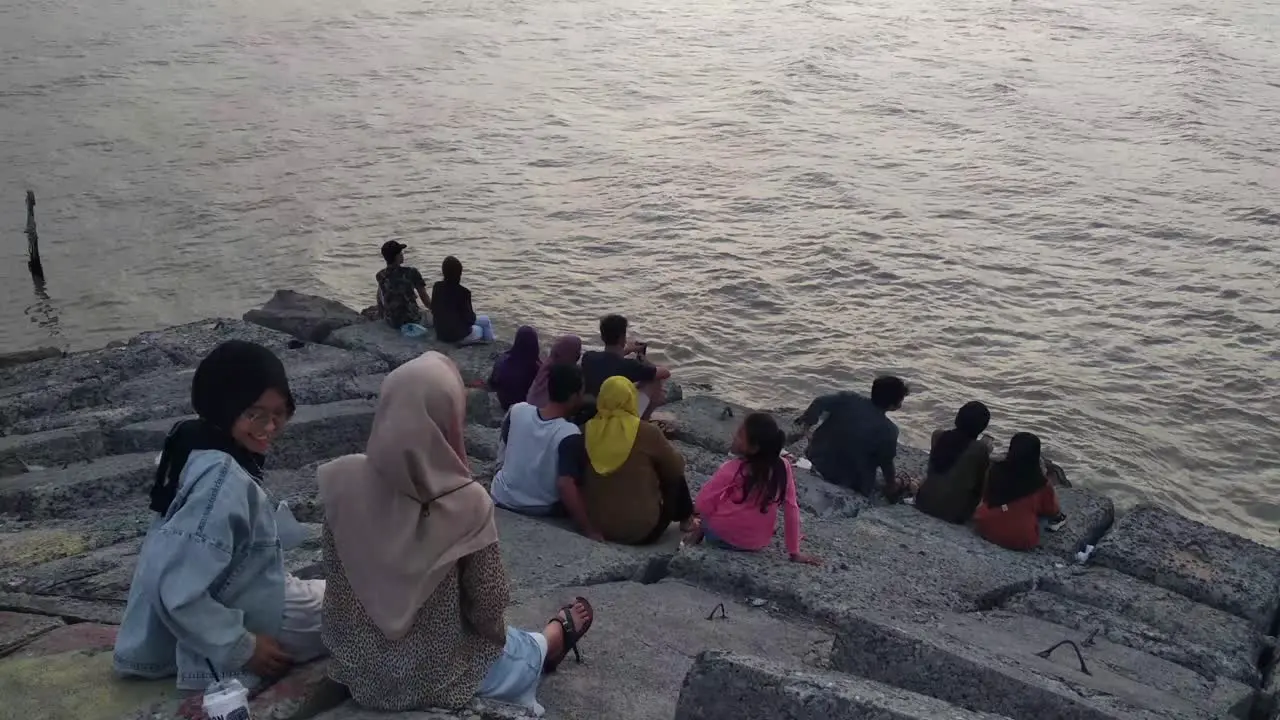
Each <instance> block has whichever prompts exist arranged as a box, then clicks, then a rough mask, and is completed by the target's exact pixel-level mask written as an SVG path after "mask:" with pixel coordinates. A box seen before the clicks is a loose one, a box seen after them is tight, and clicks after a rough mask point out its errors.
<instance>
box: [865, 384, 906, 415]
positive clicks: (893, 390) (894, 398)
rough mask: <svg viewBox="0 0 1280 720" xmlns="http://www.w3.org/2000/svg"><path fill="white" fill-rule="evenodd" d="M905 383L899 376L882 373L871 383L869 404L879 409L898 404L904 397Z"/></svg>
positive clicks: (886, 408)
mask: <svg viewBox="0 0 1280 720" xmlns="http://www.w3.org/2000/svg"><path fill="white" fill-rule="evenodd" d="M908 392H909V391H908V390H907V384H906V383H905V382H903V381H902V378H900V377H894V376H893V375H883V376H881V377H878V378H876V380H875V382H873V383H871V404H872V405H875V406H876V407H878V408H880V409H881V410H888V409H889V408H891V407H893V406H894V405H900V404H901V403H902V401H903V400H905V399H906V397H907V394H908Z"/></svg>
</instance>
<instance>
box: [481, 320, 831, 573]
mask: <svg viewBox="0 0 1280 720" xmlns="http://www.w3.org/2000/svg"><path fill="white" fill-rule="evenodd" d="M627 330H628V322H627V319H626V318H625V317H622V316H621V315H609V316H607V317H605V318H604V319H602V320H601V321H600V337H601V341H602V342H603V343H604V346H605V349H604V350H602V351H595V352H587V353H585V354H584V353H582V341H581V339H580V338H578V337H577V336H574V335H567V336H564V337H561V338H559V339H558V340H557V341H556V342H555V343H554V344H553V345H552V347H551V352H550V354H549V357H548V358H547V359H546V360H545V361H544V360H542V359H541V357H540V355H539V351H538V348H539V345H538V336H537V332H536V331H535V330H534V329H533V328H530V327H522V328H520V330H519V331H518V332H517V333H516V342H515V344H514V345H513V346H512V349H511V350H510V351H509V352H508V353H506V354H504V355H503V356H502V357H500V358H499V359H498V362H497V363H496V365H495V366H494V370H493V374H492V375H491V376H490V378H489V385H490V387H491V388H492V389H493V390H494V391H495V392H496V393H497V396H498V398H499V402H500V403H501V405H502V406H503V408H504V409H505V410H506V416H505V417H504V419H503V422H502V430H501V440H502V443H503V450H502V458H501V460H502V465H501V467H500V468H499V470H498V472H497V473H496V474H495V475H494V478H493V484H492V487H491V493H492V495H493V499H494V502H495V503H496V504H497V505H498V507H501V508H504V509H507V510H510V511H512V512H516V513H520V514H524V515H533V516H564V517H568V518H569V519H570V520H572V522H573V523H574V524H575V525H576V526H577V527H578V529H579V530H581V531H582V533H583V534H584V535H586V536H587V537H590V538H592V539H594V540H605V541H609V542H617V543H626V544H634V545H645V544H650V543H653V542H656V541H658V540H659V539H660V538H661V537H662V536H663V535H664V534H665V533H666V532H667V530H668V529H669V528H670V526H671V524H672V523H679V525H680V529H681V530H682V531H683V532H685V533H687V536H686V538H685V539H686V541H687V542H691V543H696V542H702V541H703V540H704V539H709V540H710V541H712V542H715V543H717V544H720V545H724V546H728V547H733V548H736V549H740V550H761V549H763V548H764V547H766V546H768V544H769V542H770V540H771V539H772V538H773V534H774V530H775V528H776V524H777V514H778V513H777V511H778V509H779V508H780V507H781V508H785V512H784V516H785V520H786V539H787V549H788V551H789V552H790V554H791V557H792V559H793V560H796V561H802V562H814V559H813V558H811V557H809V556H807V555H805V554H803V553H801V552H800V511H799V506H798V505H797V504H796V497H795V480H794V476H793V473H792V470H791V465H790V463H788V462H787V460H786V459H785V458H784V457H782V448H783V445H784V444H785V442H786V438H785V433H784V432H783V431H782V430H781V429H780V428H779V427H778V425H777V423H776V422H775V421H774V419H773V418H772V417H770V416H769V415H767V414H763V413H757V414H753V415H751V416H749V417H747V418H746V419H745V420H744V422H743V424H742V426H741V427H740V428H739V429H738V431H737V434H736V435H735V437H734V440H733V443H734V444H733V447H734V452H735V454H736V456H737V457H735V458H734V459H732V460H730V461H728V462H726V463H725V464H724V466H722V467H721V468H720V470H719V471H718V472H717V473H716V474H715V476H714V477H713V478H712V479H711V480H710V482H708V483H707V484H706V486H704V487H703V488H702V490H701V491H700V492H699V493H698V497H697V499H696V500H695V499H694V498H693V496H692V493H691V491H690V488H689V483H688V480H687V479H686V478H685V462H684V457H683V456H682V455H681V454H680V452H679V451H678V450H677V449H676V448H675V446H673V445H672V444H671V442H670V441H669V440H668V439H667V437H666V435H665V434H664V433H663V431H662V429H661V428H659V427H658V426H657V425H656V424H654V423H651V422H648V421H647V419H648V416H649V414H650V413H651V412H652V410H653V409H654V408H655V407H657V406H658V405H659V404H660V403H661V402H662V401H663V399H664V397H665V391H664V389H663V381H664V380H666V379H667V378H668V377H670V371H668V370H667V369H666V368H662V367H659V366H655V365H652V364H650V363H648V362H646V361H645V360H644V348H645V346H644V345H643V344H639V343H630V342H628V340H627ZM633 355H634V356H637V357H634V358H633V357H631V356H633ZM579 362H581V365H579ZM746 510H749V511H746Z"/></svg>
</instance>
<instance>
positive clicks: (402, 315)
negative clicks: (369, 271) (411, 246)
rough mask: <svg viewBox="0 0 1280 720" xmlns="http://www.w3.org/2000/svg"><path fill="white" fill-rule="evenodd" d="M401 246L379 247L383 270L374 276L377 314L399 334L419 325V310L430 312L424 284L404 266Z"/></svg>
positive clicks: (420, 311) (395, 244) (402, 246)
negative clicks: (407, 327)
mask: <svg viewBox="0 0 1280 720" xmlns="http://www.w3.org/2000/svg"><path fill="white" fill-rule="evenodd" d="M405 247H407V246H406V245H405V244H404V243H399V242H396V241H395V240H388V241H386V242H385V243H383V244H382V259H383V260H385V261H386V263H387V266H386V267H385V268H383V269H382V270H379V271H378V274H377V275H376V276H375V277H376V279H377V281H378V310H379V312H380V313H381V314H382V317H383V318H384V319H386V321H387V324H388V325H390V326H391V327H393V328H395V329H397V330H399V329H400V328H401V327H402V326H404V325H408V324H410V323H414V324H419V325H421V324H422V310H421V309H419V308H418V300H419V299H421V300H422V307H424V308H426V309H428V310H430V309H431V298H428V297H427V283H426V281H425V280H423V279H422V273H420V272H418V270H417V268H411V267H409V266H408V265H405V264H404V250H405ZM415 293H416V294H417V297H414V295H415Z"/></svg>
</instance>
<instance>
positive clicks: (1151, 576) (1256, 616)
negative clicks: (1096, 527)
mask: <svg viewBox="0 0 1280 720" xmlns="http://www.w3.org/2000/svg"><path fill="white" fill-rule="evenodd" d="M1094 562H1096V563H1097V564H1099V565H1102V566H1104V567H1109V568H1112V569H1115V570H1118V571H1120V572H1122V573H1124V574H1126V575H1131V576H1133V577H1136V578H1138V579H1140V580H1145V581H1147V582H1149V583H1152V584H1155V585H1159V586H1160V587H1163V588H1167V589H1169V590H1173V591H1174V592H1177V593H1181V594H1183V595H1186V596H1187V597H1189V598H1191V599H1192V600H1195V601H1196V602H1201V603H1204V604H1206V605H1209V606H1211V607H1215V608H1218V609H1219V610H1224V611H1226V612H1229V613H1231V614H1233V615H1237V616H1239V617H1242V618H1244V619H1246V620H1248V621H1249V622H1250V623H1252V625H1253V627H1254V629H1256V630H1258V631H1259V632H1263V633H1267V634H1271V632H1272V630H1273V624H1274V623H1275V619H1276V613H1277V609H1278V608H1280V550H1276V549H1274V548H1269V547H1265V546H1263V545H1259V544H1258V543H1255V542H1253V541H1252V540H1247V539H1245V538H1243V537H1240V536H1239V535H1233V534H1231V533H1229V532H1226V531H1223V530H1218V529H1217V528H1213V527H1209V526H1208V525H1205V524H1203V523H1198V522H1196V521H1194V520H1190V519H1188V518H1185V517H1182V516H1181V515H1178V514H1176V513H1173V512H1170V511H1168V510H1164V509H1162V508H1157V507H1154V506H1151V505H1144V506H1140V507H1138V508H1135V509H1134V510H1132V511H1130V512H1129V513H1128V514H1126V515H1125V516H1124V517H1122V518H1120V520H1119V521H1118V522H1116V524H1115V527H1114V528H1113V529H1112V531H1111V532H1110V533H1109V534H1107V536H1106V537H1104V538H1103V539H1102V541H1101V542H1100V543H1099V544H1098V549H1097V552H1096V553H1095V554H1094Z"/></svg>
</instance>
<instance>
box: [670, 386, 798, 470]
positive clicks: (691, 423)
mask: <svg viewBox="0 0 1280 720" xmlns="http://www.w3.org/2000/svg"><path fill="white" fill-rule="evenodd" d="M654 412H655V416H656V417H657V418H658V419H668V420H670V421H671V423H672V425H673V430H674V437H675V439H677V440H681V441H683V442H687V443H689V444H690V445H697V446H698V447H701V448H705V449H707V450H710V451H711V452H714V453H718V454H720V455H728V454H729V448H730V447H731V446H732V444H733V434H734V433H735V432H737V430H738V426H739V425H741V424H742V421H743V419H745V418H746V417H747V416H748V415H750V414H751V413H752V412H754V411H753V410H751V409H750V408H747V407H743V406H742V405H737V404H735V403H729V402H725V401H724V400H721V399H719V398H716V397H712V396H710V395H690V396H686V397H685V398H684V399H683V400H680V401H679V402H670V403H667V404H666V405H663V406H662V408H661V409H660V410H656V411H654ZM784 421H785V422H789V421H786V420H785V418H778V422H779V424H783V423H784Z"/></svg>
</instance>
